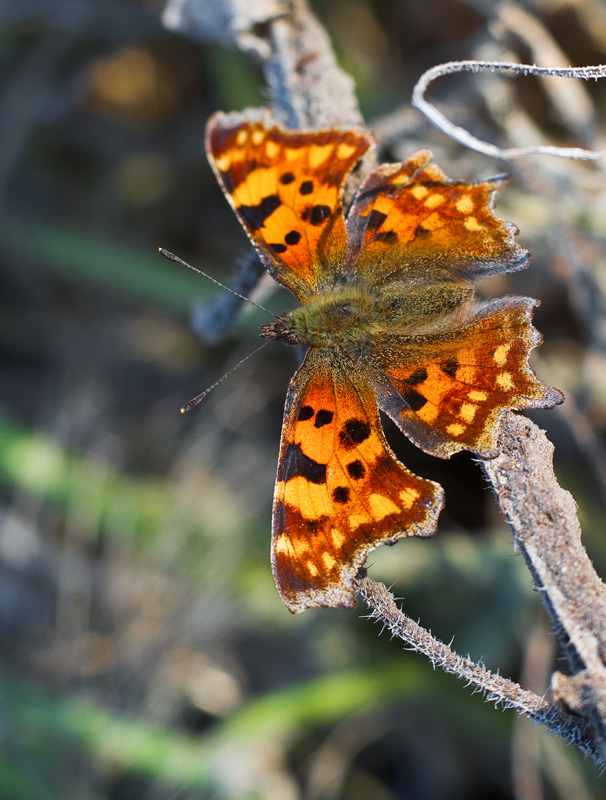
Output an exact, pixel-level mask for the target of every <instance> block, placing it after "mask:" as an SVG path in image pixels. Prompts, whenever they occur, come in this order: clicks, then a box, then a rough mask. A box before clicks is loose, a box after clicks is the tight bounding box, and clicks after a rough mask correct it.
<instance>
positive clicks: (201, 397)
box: [178, 259, 269, 414]
mask: <svg viewBox="0 0 606 800" xmlns="http://www.w3.org/2000/svg"><path fill="white" fill-rule="evenodd" d="M178 260H179V261H180V260H181V259H178ZM197 271H198V270H196V272H197ZM268 344H269V341H267V342H263V344H262V345H260V346H259V347H257V349H256V350H253V351H252V353H249V354H248V355H247V356H244V358H242V359H240V361H238V363H237V364H235V365H234V366H233V367H232V368H231V369H229V370H227V372H226V373H225V375H222V376H221V377H220V378H219V380H218V381H215V382H214V383H213V385H212V386H209V387H208V389H205V391H203V392H202V393H201V394H197V395H196V396H195V397H192V399H191V400H188V401H187V403H185V405H184V406H183V408H182V409H181V413H182V414H185V412H186V411H190V410H191V409H192V408H193V407H194V406H197V405H198V403H201V402H202V400H204V398H205V397H206V395H207V394H210V393H211V392H212V390H213V389H216V388H217V386H218V385H219V384H220V383H223V381H224V380H225V378H227V377H229V376H230V375H231V374H232V372H235V371H236V370H237V369H238V367H241V366H242V364H243V363H244V362H245V361H248V359H249V358H252V356H254V355H255V354H256V353H258V352H259V350H262V349H263V348H264V347H265V345H268Z"/></svg>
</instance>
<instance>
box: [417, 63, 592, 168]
mask: <svg viewBox="0 0 606 800" xmlns="http://www.w3.org/2000/svg"><path fill="white" fill-rule="evenodd" d="M485 71H487V72H503V73H505V74H513V75H545V76H549V77H554V78H577V79H580V80H584V81H588V80H598V79H599V78H606V65H603V64H599V65H597V66H590V67H537V66H535V65H532V64H516V63H513V62H509V61H448V62H446V63H445V64H438V65H437V66H435V67H432V68H431V69H428V70H427V72H424V73H423V75H421V77H420V78H419V80H418V81H417V83H416V84H415V87H414V89H413V91H412V104H413V106H415V108H417V109H418V110H419V111H420V112H421V113H422V114H424V115H425V116H426V117H427V119H428V120H429V121H430V122H432V123H433V124H434V125H436V126H437V127H438V128H439V129H440V130H441V131H443V132H444V133H445V134H446V135H447V136H450V137H451V138H452V139H455V141H457V142H459V143H460V144H462V145H465V147H469V148H470V149H472V150H476V151H477V152H478V153H484V154H485V155H487V156H493V157H494V158H505V159H515V158H523V157H524V156H530V155H550V156H559V157H560V158H572V159H579V160H591V161H597V160H598V159H600V158H605V157H606V150H586V149H585V148H583V147H554V146H551V145H534V146H528V147H509V148H502V147H497V146H496V145H494V144H490V142H485V141H484V140H483V139H478V138H477V137H476V136H473V135H472V134H471V133H469V131H467V130H466V129H465V128H461V127H460V126H459V125H455V124H454V123H452V122H450V120H449V119H447V118H446V117H445V116H444V114H442V112H441V111H438V109H437V108H436V107H435V106H434V105H432V104H431V103H430V102H429V101H428V100H426V99H425V92H426V91H427V89H428V88H429V86H430V84H431V83H433V81H435V80H436V79H437V78H442V77H444V76H445V75H453V74H455V73H457V72H485Z"/></svg>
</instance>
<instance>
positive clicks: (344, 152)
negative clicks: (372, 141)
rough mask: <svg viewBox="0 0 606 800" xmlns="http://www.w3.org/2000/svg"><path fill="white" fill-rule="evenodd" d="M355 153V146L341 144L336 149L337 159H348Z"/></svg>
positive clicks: (345, 143)
mask: <svg viewBox="0 0 606 800" xmlns="http://www.w3.org/2000/svg"><path fill="white" fill-rule="evenodd" d="M355 152H356V148H355V145H353V144H347V142H341V143H340V144H339V146H338V147H337V158H349V157H350V156H352V155H353V154H354V153H355Z"/></svg>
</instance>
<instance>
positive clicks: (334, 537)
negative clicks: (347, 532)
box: [330, 528, 347, 550]
mask: <svg viewBox="0 0 606 800" xmlns="http://www.w3.org/2000/svg"><path fill="white" fill-rule="evenodd" d="M330 538H331V541H332V544H333V547H334V548H335V550H339V549H340V548H341V547H343V545H344V543H345V541H346V539H347V537H346V536H343V534H342V533H341V531H339V530H337V529H336V528H331V530H330Z"/></svg>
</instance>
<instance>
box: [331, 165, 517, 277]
mask: <svg viewBox="0 0 606 800" xmlns="http://www.w3.org/2000/svg"><path fill="white" fill-rule="evenodd" d="M430 158H431V153H430V151H429V150H420V151H418V152H417V153H415V154H414V155H412V156H411V157H410V158H409V159H407V160H406V161H404V162H403V163H402V164H383V165H381V166H380V167H377V169H375V170H373V172H371V173H370V174H369V175H368V177H367V178H366V180H365V181H364V183H363V184H362V186H361V187H360V190H359V192H358V195H357V197H356V198H355V200H354V203H353V205H352V207H351V209H350V211H349V214H348V217H347V231H348V256H347V259H346V265H345V270H344V271H345V272H346V273H347V274H351V275H352V276H356V277H363V278H364V279H365V280H367V281H368V283H369V284H370V285H373V286H380V285H381V284H384V283H385V282H387V281H389V280H393V279H394V278H406V279H407V280H409V281H410V282H411V283H413V284H414V283H419V282H423V281H430V282H432V283H435V282H438V281H442V280H454V279H459V280H461V279H465V280H470V279H473V278H477V277H480V276H481V275H487V274H490V273H494V272H510V271H512V270H515V269H521V268H522V267H524V266H525V265H526V264H527V262H528V253H527V252H526V251H525V250H523V249H522V248H521V247H520V246H519V245H518V244H517V243H516V242H515V240H514V238H513V235H514V233H515V232H516V228H515V226H513V225H511V224H509V223H507V222H503V221H502V220H500V219H498V218H497V217H496V216H495V215H494V213H493V211H492V206H493V198H494V194H495V192H496V190H497V189H498V188H499V187H500V186H501V185H502V184H503V182H504V179H503V178H498V179H494V180H490V181H483V182H480V183H464V182H461V181H451V180H449V179H448V178H447V177H446V175H444V173H443V172H442V171H441V170H440V168H439V167H437V166H436V165H435V164H429V163H428V162H429V159H430Z"/></svg>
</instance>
